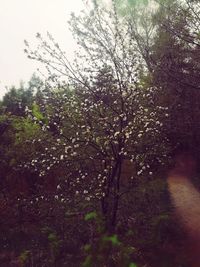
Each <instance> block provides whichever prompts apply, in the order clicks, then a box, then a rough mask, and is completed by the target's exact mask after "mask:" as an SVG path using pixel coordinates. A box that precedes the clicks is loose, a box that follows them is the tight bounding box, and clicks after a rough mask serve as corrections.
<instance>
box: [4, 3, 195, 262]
mask: <svg viewBox="0 0 200 267" xmlns="http://www.w3.org/2000/svg"><path fill="white" fill-rule="evenodd" d="M199 18H200V5H199V2H198V1H194V0H193V1H192V0H187V1H179V0H176V1H171V0H167V1H166V0H165V1H162V0H156V1H148V0H145V1H136V0H135V1H128V0H127V1H120V0H115V1H114V0H113V1H111V2H110V4H109V5H108V4H106V3H105V2H104V1H97V0H96V1H91V3H90V4H88V6H87V8H86V9H85V10H84V11H83V12H82V13H81V14H80V15H78V16H77V15H75V14H72V15H71V19H70V22H69V25H70V28H71V31H72V33H73V35H74V38H75V40H76V41H77V45H78V47H79V49H78V50H77V51H76V56H75V59H74V61H73V62H70V61H69V60H68V58H67V53H65V52H63V51H62V50H61V48H60V46H59V44H57V42H56V41H55V40H54V38H53V37H52V36H51V35H50V34H48V35H47V38H45V37H43V36H41V35H40V34H39V33H38V34H37V40H38V47H37V48H36V49H32V46H31V44H29V43H28V42H27V41H26V42H25V45H26V48H25V53H27V56H28V57H29V58H30V59H32V60H37V61H39V62H42V63H43V64H44V65H45V66H46V69H47V78H46V79H45V80H41V78H39V77H37V76H36V75H34V76H33V77H32V78H31V80H30V81H29V83H28V84H27V85H24V84H21V85H20V88H16V87H12V88H10V89H9V91H8V92H7V93H6V94H5V96H4V97H3V100H2V101H1V102H0V136H1V139H0V140H1V141H0V187H1V193H0V199H1V201H0V212H1V219H0V227H1V233H0V235H1V237H0V263H1V266H9V264H11V263H12V264H16V265H12V266H24V267H28V266H31V267H35V266H38V267H42V266H52V267H56V266H57V267H58V266H59V267H60V266H63V267H64V266H68V267H70V266H72V267H78V266H83V267H95V266H99V267H102V266H105V267H112V266H113V267H140V266H141V267H142V266H143V267H144V266H150V267H162V266H163V267H165V266H166V267H170V266H172V267H174V266H177V267H181V266H187V265H184V264H187V263H186V261H185V259H184V255H183V254H182V253H181V246H182V243H183V242H184V240H182V238H181V236H182V232H181V231H182V229H180V228H179V227H178V226H177V225H176V223H175V222H174V221H173V219H172V215H171V214H172V208H171V205H170V201H169V197H168V193H167V187H166V182H165V177H166V171H167V170H168V169H169V167H170V166H171V164H172V156H173V152H174V151H175V150H176V149H177V148H179V147H185V148H189V149H190V150H192V151H193V153H194V154H195V155H199V150H200V143H199V140H200V139H199V135H200V120H199V115H200V107H199V99H200V92H199V74H200V71H199V68H200V61H199V56H200V53H199V50H200V32H199V24H200V19H199ZM17 264H18V265H17Z"/></svg>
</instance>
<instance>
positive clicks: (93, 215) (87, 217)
mask: <svg viewBox="0 0 200 267" xmlns="http://www.w3.org/2000/svg"><path fill="white" fill-rule="evenodd" d="M96 217H97V213H96V212H95V211H92V212H90V213H87V214H86V215H85V221H89V220H92V219H96Z"/></svg>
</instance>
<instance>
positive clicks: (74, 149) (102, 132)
mask: <svg viewBox="0 0 200 267" xmlns="http://www.w3.org/2000/svg"><path fill="white" fill-rule="evenodd" d="M71 27H72V31H73V33H74V35H75V37H76V38H77V42H78V44H79V45H80V48H81V49H82V52H80V53H78V54H77V57H76V59H75V61H74V63H73V64H72V63H70V62H69V61H68V60H67V58H66V56H65V54H64V53H63V52H62V51H61V49H60V48H59V45H58V44H56V43H55V41H54V40H53V38H52V37H51V36H49V37H50V42H51V44H52V45H53V46H52V45H51V44H50V43H47V42H46V41H45V40H44V39H43V38H42V37H41V36H40V35H38V38H39V40H40V49H39V50H38V49H37V50H36V51H31V50H30V48H29V46H28V44H27V50H26V51H27V53H29V57H31V58H33V59H37V60H40V61H42V62H44V63H46V65H47V69H48V71H49V74H50V76H49V80H51V81H54V82H56V83H54V86H53V89H52V90H51V89H49V88H48V89H47V90H44V91H43V94H42V98H41V99H40V100H39V103H36V104H35V105H34V106H33V110H32V112H31V114H32V115H31V116H33V118H34V120H35V122H36V123H39V124H40V125H41V127H42V129H43V131H44V132H45V134H44V135H43V139H40V140H34V142H36V141H37V142H40V143H41V144H43V149H41V150H40V151H39V152H38V153H37V155H36V158H34V159H33V160H32V161H31V162H29V163H26V166H28V167H31V166H32V167H33V168H36V169H37V170H38V169H39V170H40V175H41V176H45V175H46V174H47V173H48V172H50V171H51V169H56V166H59V168H60V169H62V172H61V179H60V182H59V184H58V186H57V189H58V192H62V193H61V195H60V196H59V195H57V197H58V198H59V197H60V198H61V199H62V201H67V200H70V198H78V199H85V200H86V201H93V202H95V201H96V200H100V202H101V211H102V213H103V215H104V218H105V225H106V230H108V231H112V230H113V229H114V227H115V226H116V218H117V211H118V208H119V201H120V198H121V196H122V195H123V194H124V193H125V192H126V191H127V188H130V185H131V183H132V182H131V181H132V180H134V178H136V177H138V176H142V175H143V174H145V175H152V168H153V165H154V166H156V163H159V164H160V163H162V162H163V160H164V158H165V156H166V153H165V152H166V139H165V138H164V136H163V135H162V133H163V122H164V121H165V119H166V118H167V116H168V114H167V111H166V108H165V107H162V106H161V105H159V101H158V98H157V96H158V95H159V94H160V93H161V92H160V89H159V88H153V87H148V86H147V84H146V83H145V82H144V81H142V77H144V76H145V68H143V66H142V61H141V60H140V57H139V54H138V52H137V51H138V50H137V42H135V41H134V39H132V36H131V34H130V31H129V30H130V25H129V23H126V21H124V20H123V19H122V18H119V17H118V15H117V13H116V12H115V5H114V4H113V6H112V8H111V10H109V11H108V10H106V9H105V8H101V7H100V6H97V5H95V6H94V8H92V9H91V10H89V11H88V13H84V14H83V15H82V16H79V17H75V16H74V15H72V18H71ZM38 51H39V52H38ZM49 56H51V58H50V59H49ZM52 71H53V72H52ZM62 76H65V77H67V82H66V81H65V82H63V81H61V78H62ZM160 152H161V153H160ZM160 155H161V156H160ZM125 162H129V163H130V164H132V166H133V168H132V171H133V173H132V174H131V176H130V181H126V183H125V182H124V181H123V179H124V178H123V166H124V164H125ZM150 167H151V170H150Z"/></svg>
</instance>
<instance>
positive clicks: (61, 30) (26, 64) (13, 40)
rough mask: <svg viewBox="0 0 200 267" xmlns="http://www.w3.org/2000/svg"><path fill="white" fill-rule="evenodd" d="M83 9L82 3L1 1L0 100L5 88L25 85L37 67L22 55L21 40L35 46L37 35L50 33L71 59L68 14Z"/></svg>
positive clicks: (59, 0) (50, 0) (32, 0)
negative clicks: (22, 82) (21, 82)
mask: <svg viewBox="0 0 200 267" xmlns="http://www.w3.org/2000/svg"><path fill="white" fill-rule="evenodd" d="M81 9H83V4H82V0H72V1H71V0H0V37H1V40H0V98H1V97H2V96H3V94H4V93H5V92H6V90H5V86H6V85H7V86H11V85H17V86H18V85H19V82H20V80H24V81H28V80H29V78H30V77H31V75H32V73H33V72H34V71H36V70H37V68H38V63H37V62H34V61H32V60H30V59H28V58H27V57H26V55H25V54H24V52H23V50H24V48H25V47H24V39H26V40H27V41H28V42H29V44H30V45H31V44H33V45H34V44H36V38H35V35H36V33H37V32H39V33H41V34H46V32H47V31H49V32H50V33H51V34H52V35H53V36H54V37H55V39H56V40H57V41H58V43H59V44H60V45H61V47H62V48H63V49H64V50H65V51H66V52H67V53H68V55H69V56H70V55H71V54H72V51H73V47H74V44H73V39H72V36H71V33H70V31H69V30H68V28H67V27H68V26H67V21H68V20H69V14H70V13H71V12H72V11H74V12H79V11H80V10H81Z"/></svg>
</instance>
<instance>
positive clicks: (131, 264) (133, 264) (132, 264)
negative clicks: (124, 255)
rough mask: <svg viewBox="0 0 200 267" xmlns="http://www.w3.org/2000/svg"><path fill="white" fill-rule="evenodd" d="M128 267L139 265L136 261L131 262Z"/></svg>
mask: <svg viewBox="0 0 200 267" xmlns="http://www.w3.org/2000/svg"><path fill="white" fill-rule="evenodd" d="M128 267H137V265H136V264H135V263H133V262H131V263H130V264H129V266H128Z"/></svg>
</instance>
